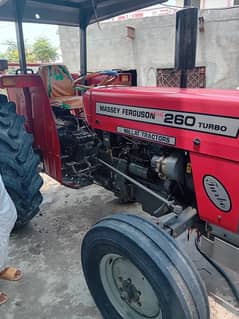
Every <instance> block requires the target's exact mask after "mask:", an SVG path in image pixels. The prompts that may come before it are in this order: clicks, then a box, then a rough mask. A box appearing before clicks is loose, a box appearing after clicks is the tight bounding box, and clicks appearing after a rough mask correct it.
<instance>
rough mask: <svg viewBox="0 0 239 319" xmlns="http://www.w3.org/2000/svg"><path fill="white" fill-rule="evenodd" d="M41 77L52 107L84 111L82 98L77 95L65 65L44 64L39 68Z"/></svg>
mask: <svg viewBox="0 0 239 319" xmlns="http://www.w3.org/2000/svg"><path fill="white" fill-rule="evenodd" d="M39 75H40V77H41V79H42V81H43V84H44V86H45V88H46V90H47V94H48V97H49V100H50V104H51V106H58V107H61V108H64V109H70V110H73V109H81V110H83V99H82V96H78V95H76V94H75V89H74V87H73V79H72V77H71V74H70V72H69V70H68V69H67V67H66V66H65V65H63V64H43V65H41V66H40V67H39Z"/></svg>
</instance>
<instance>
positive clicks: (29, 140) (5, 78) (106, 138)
mask: <svg viewBox="0 0 239 319" xmlns="http://www.w3.org/2000/svg"><path fill="white" fill-rule="evenodd" d="M161 2H164V1H159V0H158V1H156V0H154V1H153V0H151V1H148V0H137V1H136V0H127V1H125V0H120V1H119V0H74V1H73V0H69V1H62V0H57V1H53V0H44V1H36V0H32V1H30V0H26V1H24V0H17V1H16V0H9V1H8V0H6V1H0V19H1V20H6V21H15V22H16V31H17V39H18V47H19V56H20V69H19V70H17V72H16V74H15V75H2V76H1V77H0V87H1V88H2V89H5V90H7V95H8V97H6V96H4V95H2V96H1V99H0V173H1V175H2V177H3V180H4V183H5V185H6V187H7V189H8V191H9V193H10V195H11V197H12V199H13V201H14V203H15V205H16V207H17V211H18V221H17V225H16V227H21V226H23V225H25V224H27V223H28V222H29V221H30V220H31V219H32V218H33V217H34V216H35V215H36V214H37V212H38V210H39V206H40V204H41V201H42V197H41V194H40V187H41V185H42V180H41V177H40V176H39V174H38V164H39V163H40V162H42V164H43V167H44V171H45V173H47V174H48V175H50V176H51V177H53V178H55V179H56V180H57V181H59V182H60V183H62V184H63V185H65V186H67V187H73V188H81V187H84V186H87V185H90V184H92V183H94V182H97V183H98V184H100V185H102V186H103V187H104V188H106V189H108V190H111V191H112V192H113V193H114V194H115V195H116V196H117V197H118V198H119V200H120V201H121V202H123V203H126V202H134V201H137V202H139V203H141V204H142V208H143V210H144V211H145V212H148V213H149V214H150V215H152V216H153V217H154V218H153V221H154V222H152V218H150V219H145V218H142V217H139V216H136V215H128V214H126V213H124V214H117V215H112V216H110V217H108V218H105V219H103V220H100V221H99V222H98V223H97V224H96V225H95V226H93V228H92V229H91V230H89V232H88V233H87V234H86V236H85V238H84V240H83V244H82V266H83V271H84V275H85V278H86V282H87V285H88V287H89V290H90V292H91V295H92V297H93V298H94V301H95V303H96V305H97V307H98V308H99V310H100V312H101V314H102V316H103V318H105V319H146V318H148V319H149V318H150V319H209V318H210V311H209V305H208V297H207V292H206V289H205V286H204V283H203V281H202V279H201V278H200V275H199V273H198V271H197V270H196V269H195V266H194V265H193V263H192V262H191V261H190V259H189V258H188V257H187V252H186V251H182V250H181V249H180V248H179V247H178V244H177V242H176V241H175V238H176V237H178V236H179V235H180V234H182V233H183V232H185V231H187V230H189V229H190V230H191V229H195V230H196V233H197V238H196V242H195V244H196V248H197V249H198V250H199V251H200V252H201V253H202V254H203V255H204V256H205V257H206V258H207V259H208V260H209V261H210V262H211V263H213V265H214V266H215V267H216V269H217V271H219V272H220V273H221V274H223V275H224V277H225V278H226V279H227V281H228V283H229V285H230V287H231V289H232V290H233V292H234V294H235V297H236V298H237V300H238V301H239V294H238V291H237V289H236V287H235V285H234V284H233V283H232V282H231V281H230V278H228V276H227V274H226V273H225V271H224V270H223V269H222V268H221V266H220V264H224V265H226V266H227V267H229V268H231V269H233V270H234V271H237V272H239V209H238V207H239V140H238V133H239V93H238V92H237V91H236V90H235V91H229V90H228V91H226V90H209V89H187V88H185V87H186V84H187V83H186V82H187V69H190V68H193V67H194V65H195V52H196V37H197V20H198V16H197V10H196V9H193V8H190V9H186V10H182V11H179V12H178V14H177V22H176V28H177V31H176V67H177V68H178V69H180V70H181V74H182V78H181V88H156V87H155V88H153V87H127V86H123V85H122V84H124V83H123V82H124V81H125V82H129V81H130V77H129V75H127V74H126V75H125V74H124V75H122V77H121V78H120V76H121V75H119V74H118V73H117V72H115V71H104V72H98V73H94V74H92V73H87V63H86V62H87V61H86V60H87V59H86V57H87V53H86V52H87V51H86V30H87V26H88V25H89V24H91V23H95V22H99V21H101V20H103V19H107V18H110V17H113V16H116V15H119V14H122V13H125V12H129V11H130V10H136V9H140V8H143V7H145V6H149V5H153V4H157V3H161ZM22 22H40V23H54V24H62V25H70V26H79V27H80V35H81V47H80V52H81V74H80V75H79V77H77V78H75V79H74V80H73V78H72V75H71V74H70V72H69V71H68V69H67V67H66V66H65V65H62V64H48V65H42V66H41V67H40V69H39V72H38V73H37V74H34V73H33V71H32V70H31V69H28V68H27V64H26V58H25V52H24V40H23V31H22ZM96 57H97V54H96ZM3 68H4V67H3ZM117 84H120V85H117ZM79 191H80V190H79ZM79 218H80V217H79Z"/></svg>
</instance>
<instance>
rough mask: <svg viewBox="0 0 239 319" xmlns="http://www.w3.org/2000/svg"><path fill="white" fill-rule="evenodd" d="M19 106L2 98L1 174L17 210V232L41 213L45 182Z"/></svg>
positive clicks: (0, 128) (0, 118)
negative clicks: (40, 207)
mask: <svg viewBox="0 0 239 319" xmlns="http://www.w3.org/2000/svg"><path fill="white" fill-rule="evenodd" d="M24 124H25V120H24V117H23V116H19V115H17V114H16V105H15V104H14V103H11V102H8V101H7V98H6V97H5V96H3V95H1V96H0V174H1V176H2V179H3V182H4V185H5V187H6V189H7V191H8V193H9V195H10V197H11V199H12V201H13V202H14V204H15V206H16V209H17V214H18V218H17V222H16V226H15V227H16V228H20V227H22V226H24V225H26V224H27V223H28V222H29V221H30V220H31V219H32V218H33V217H34V216H35V215H36V214H37V213H38V211H39V206H40V204H41V202H42V196H41V193H40V187H41V185H42V178H41V177H40V175H39V173H38V172H37V166H38V164H39V162H40V161H39V157H38V156H37V155H36V154H35V153H34V151H33V148H32V142H33V137H32V135H30V134H28V133H27V132H26V130H25V125H24Z"/></svg>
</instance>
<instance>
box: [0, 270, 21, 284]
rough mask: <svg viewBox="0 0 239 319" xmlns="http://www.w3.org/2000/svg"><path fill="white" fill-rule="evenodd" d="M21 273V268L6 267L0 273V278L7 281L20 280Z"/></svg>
mask: <svg viewBox="0 0 239 319" xmlns="http://www.w3.org/2000/svg"><path fill="white" fill-rule="evenodd" d="M22 277H23V274H22V272H21V270H19V269H16V268H14V267H7V268H6V269H5V270H4V271H2V272H1V273H0V279H3V280H8V281H18V280H21V279H22Z"/></svg>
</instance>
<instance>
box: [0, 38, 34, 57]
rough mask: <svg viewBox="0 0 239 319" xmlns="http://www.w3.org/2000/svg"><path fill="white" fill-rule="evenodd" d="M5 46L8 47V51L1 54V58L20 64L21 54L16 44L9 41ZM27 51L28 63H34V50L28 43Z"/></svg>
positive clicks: (26, 45) (26, 44)
mask: <svg viewBox="0 0 239 319" xmlns="http://www.w3.org/2000/svg"><path fill="white" fill-rule="evenodd" d="M4 45H6V46H7V49H6V51H5V52H4V53H1V54H0V57H1V58H5V59H8V61H9V62H18V60H19V54H18V48H17V44H16V42H15V41H13V40H8V41H6V42H5V43H4ZM25 51H26V59H27V62H34V56H33V52H32V48H31V46H29V45H28V43H27V42H26V43H25Z"/></svg>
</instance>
